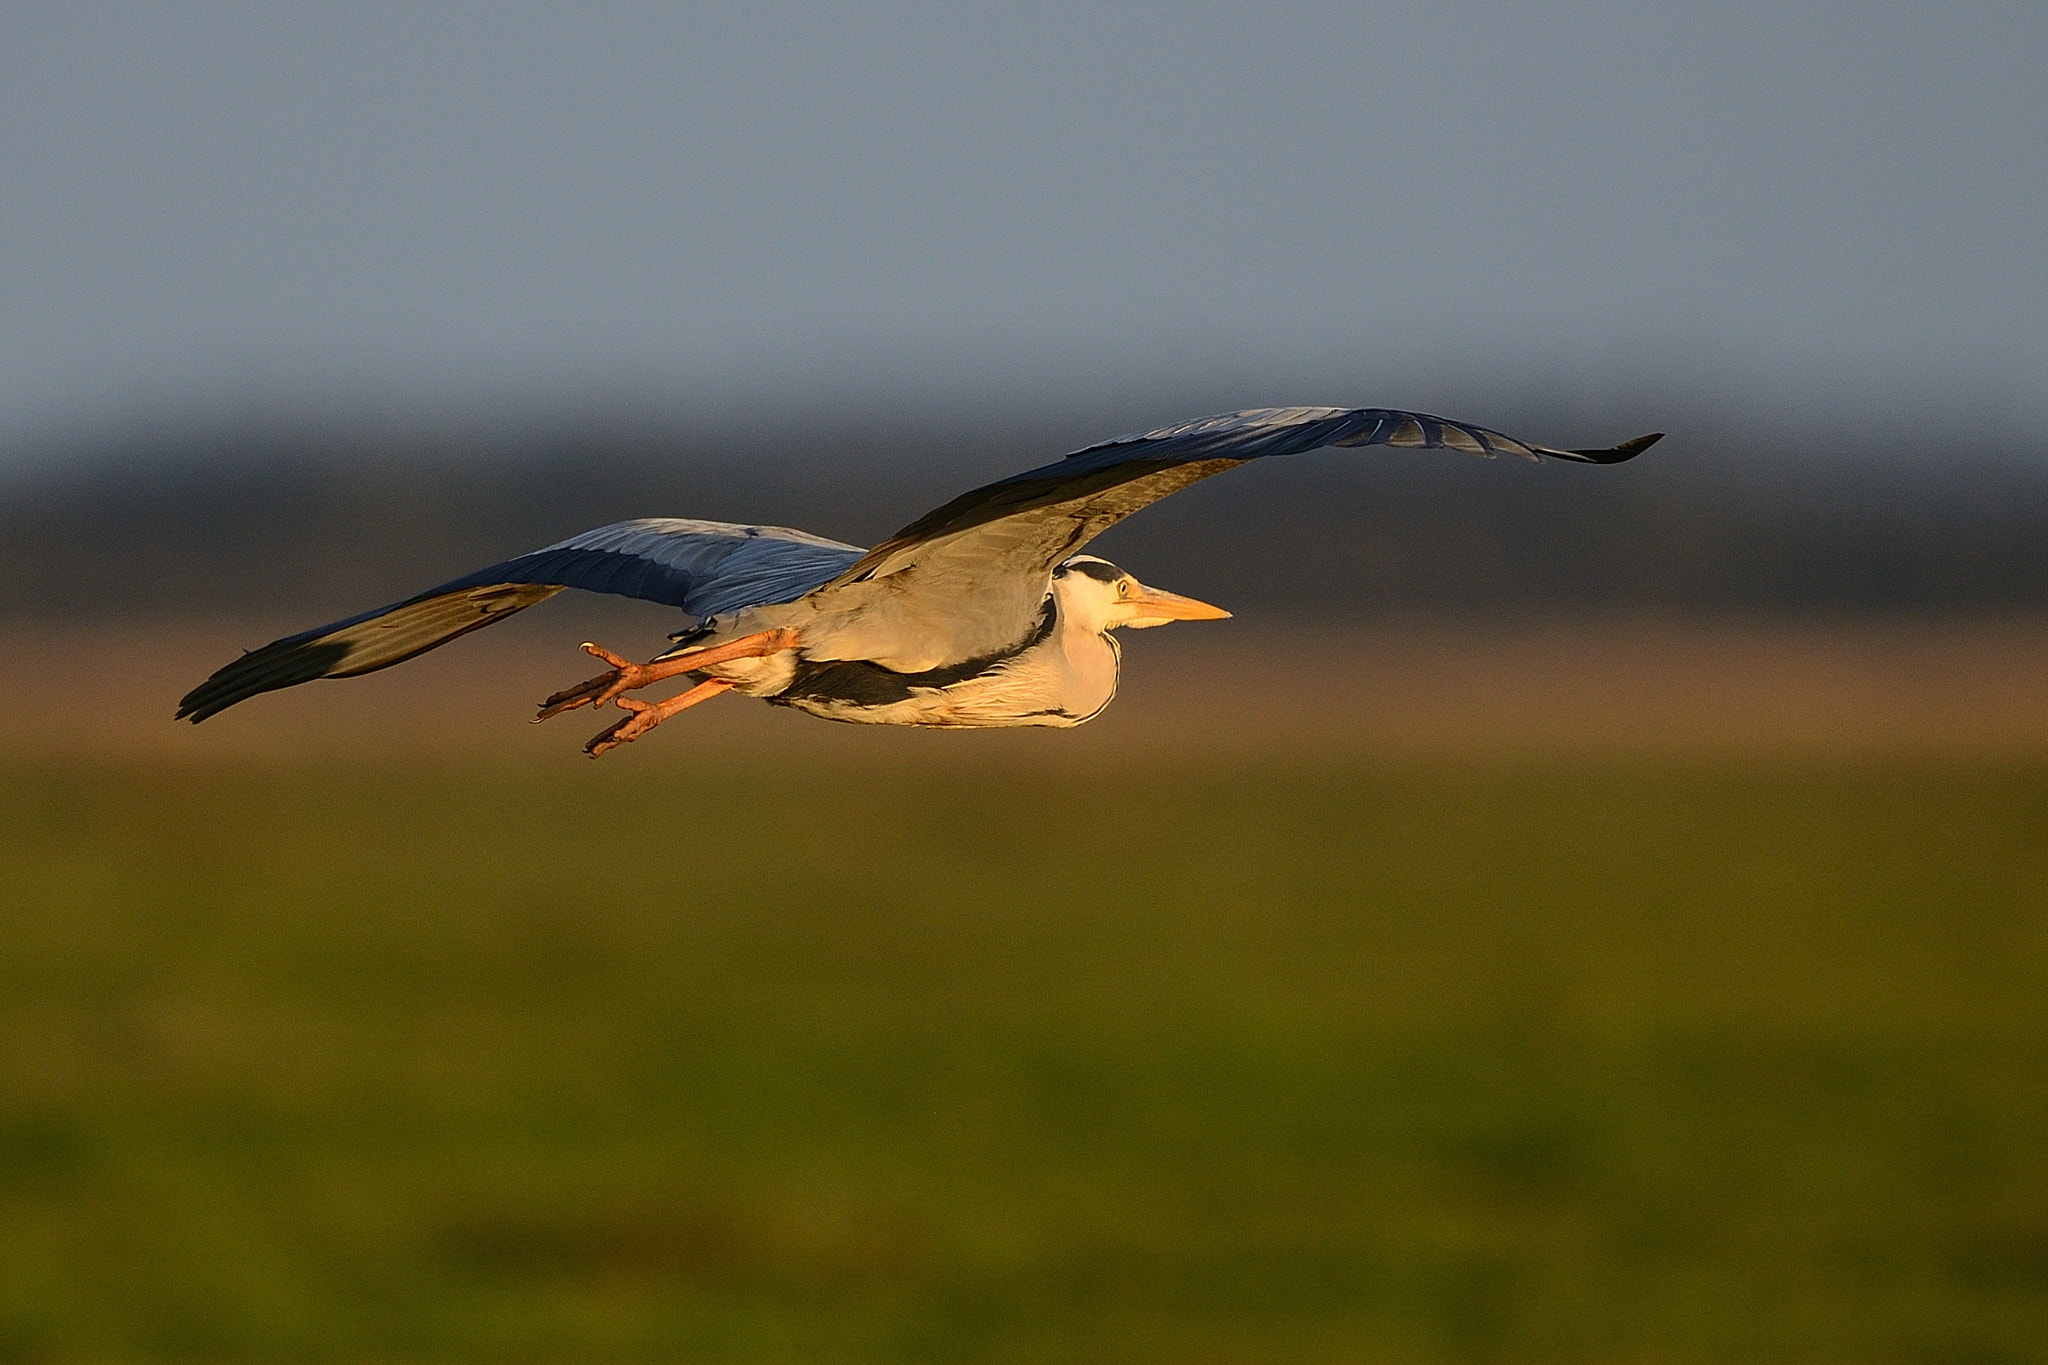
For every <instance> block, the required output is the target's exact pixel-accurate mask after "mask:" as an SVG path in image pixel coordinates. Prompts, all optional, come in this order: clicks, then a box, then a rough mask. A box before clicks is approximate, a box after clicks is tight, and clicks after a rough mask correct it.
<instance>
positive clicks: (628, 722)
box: [583, 678, 732, 758]
mask: <svg viewBox="0 0 2048 1365" xmlns="http://www.w3.org/2000/svg"><path fill="white" fill-rule="evenodd" d="M731 689H732V684H731V683H729V682H720V681H719V680H718V679H716V678H712V679H709V680H707V681H705V682H700V683H698V684H697V685H696V686H695V687H693V688H691V689H690V690H689V691H687V692H684V693H681V694H680V695H677V696H673V697H670V698H669V699H668V700H667V701H662V702H644V701H640V700H638V699H636V698H633V697H620V698H618V703H619V706H620V707H621V708H622V709H623V710H625V711H627V712H628V713H629V714H628V715H627V716H626V718H625V719H624V720H622V721H620V722H618V723H617V724H616V725H613V726H611V727H610V728H609V729H607V730H605V731H604V732H603V733H602V734H599V735H595V736H592V738H591V741H590V743H588V744H586V745H584V746H583V752H584V753H586V754H589V755H590V756H591V757H592V758H596V757H597V756H598V755H599V754H602V753H604V752H605V751H606V750H608V749H616V748H618V747H619V746H620V745H621V744H631V743H632V742H633V741H634V740H636V739H638V738H640V736H642V735H644V734H646V733H647V732H648V731H649V730H652V729H653V728H654V727H655V726H657V725H659V724H661V723H662V722H663V721H665V720H667V719H668V718H669V717H670V716H672V715H674V714H675V713H676V712H678V711H684V710H688V709H689V708H690V707H692V706H695V705H696V704H697V703H698V702H700V701H710V700H711V699H712V698H713V697H715V696H717V695H718V694H719V693H721V692H727V691H730V690H731Z"/></svg>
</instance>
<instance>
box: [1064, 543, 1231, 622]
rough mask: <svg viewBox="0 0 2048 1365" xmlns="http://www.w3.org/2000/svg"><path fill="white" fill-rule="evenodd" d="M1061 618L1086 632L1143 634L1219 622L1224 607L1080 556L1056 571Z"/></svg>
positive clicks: (1102, 560) (1224, 615)
mask: <svg viewBox="0 0 2048 1365" xmlns="http://www.w3.org/2000/svg"><path fill="white" fill-rule="evenodd" d="M1052 591H1053V596H1054V597H1055V598H1057V599H1058V601H1059V609H1060V615H1061V616H1062V617H1063V618H1064V619H1066V620H1069V621H1072V622H1073V623H1074V624H1076V625H1078V626H1080V627H1082V628H1083V629H1086V630H1096V631H1103V630H1116V629H1119V628H1121V627H1126V626H1128V627H1129V628H1130V629H1132V630H1144V629H1147V628H1148V627H1151V626H1163V625H1165V624H1166V623H1167V622H1169V621H1217V620H1221V619H1222V618H1223V617H1226V616H1228V615H1230V613H1229V612H1227V611H1225V610H1223V608H1221V607H1212V606H1210V605H1209V604H1208V603H1207V602H1197V601H1196V600H1195V599H1194V598H1192V597H1182V596H1181V595H1180V594H1179V593H1173V592H1164V591H1161V590H1160V589H1158V588H1148V587H1146V586H1145V585H1144V584H1143V583H1140V582H1139V581H1138V580H1137V579H1135V578H1133V577H1131V576H1130V575H1129V574H1127V573H1125V572H1124V571H1123V570H1122V569H1119V568H1118V567H1117V566H1116V565H1114V564H1112V563H1110V562H1109V561H1108V560H1106V559H1097V558H1096V557H1095V556H1094V555H1075V556H1074V557H1073V558H1072V559H1070V560H1068V561H1067V562H1066V563H1064V564H1062V565H1060V566H1059V567H1058V568H1057V569H1054V570H1053V571H1052Z"/></svg>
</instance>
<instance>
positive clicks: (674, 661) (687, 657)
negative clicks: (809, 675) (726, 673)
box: [533, 630, 796, 725]
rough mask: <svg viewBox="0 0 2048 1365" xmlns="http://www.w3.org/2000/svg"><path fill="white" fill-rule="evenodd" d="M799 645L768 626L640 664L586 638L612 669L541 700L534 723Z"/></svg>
mask: <svg viewBox="0 0 2048 1365" xmlns="http://www.w3.org/2000/svg"><path fill="white" fill-rule="evenodd" d="M795 645H796V632H795V631H793V630H764V631H760V632H758V633H756V634H753V635H742V636H741V637H740V638H739V639H737V640H728V641H726V642H725V643H724V644H722V645H712V646H710V647H709V648H707V649H698V650H692V651H690V652H689V653H688V654H678V655H676V656H675V657H674V658H671V659H660V660H657V661H656V662H654V663H651V664H636V663H634V662H633V661H632V660H631V659H624V658H621V657H620V656H618V655H616V654H614V653H612V652H611V651H610V650H608V649H606V648H605V647H604V646H602V645H594V644H591V643H589V642H588V641H585V642H584V645H583V652H584V653H586V654H590V655H594V656H596V657H597V658H600V659H602V660H604V661H605V662H606V663H608V664H610V665H611V666H612V667H611V671H610V672H609V673H600V674H598V675H597V676H596V677H595V678H590V679H587V680H585V681H583V682H580V683H577V684H576V685H575V686H574V687H569V688H564V689H563V690H562V691H560V692H557V693H555V694H554V695H553V696H551V697H549V698H548V699H547V700H546V701H544V702H542V703H541V704H540V714H539V715H537V716H535V717H534V718H533V719H534V723H535V724H536V725H537V724H539V723H540V722H541V721H544V720H547V719H549V718H550V717H552V716H559V715H561V714H562V713H563V712H564V711H573V710H575V709H576V708H577V707H579V706H589V707H599V706H603V705H604V704H605V703H606V702H608V701H613V700H615V699H617V698H618V696H619V695H620V694H621V693H624V692H632V691H637V690H638V689H640V688H642V687H649V686H652V685H653V684H655V683H658V682H660V681H662V680H663V679H664V678H673V677H676V676H678V675H679V674H683V673H694V672H695V671H696V670H698V669H700V668H709V667H711V666H712V665H713V664H722V663H725V662H727V661H728V660H731V659H758V658H760V657H762V656H763V655H767V654H776V653H779V652H781V651H782V650H785V649H791V648H794V647H795Z"/></svg>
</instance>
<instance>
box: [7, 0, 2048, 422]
mask: <svg viewBox="0 0 2048 1365" xmlns="http://www.w3.org/2000/svg"><path fill="white" fill-rule="evenodd" d="M2044 72H2048V5H2043V4H2042V3H2040V0H2024V2H2023V3H1980V4H1970V3H1948V4H1939V5H1937V4H1882V3H1871V0H1826V2H1825V3H1809V4H1798V3H1792V4H1787V3H1782V0H1780V2H1779V3H1771V4H1741V3H1724V4H1623V3H1611V2H1603V0H1560V2H1559V3H1549V4H1541V5H1534V4H1484V5H1480V4H1457V3H1444V0H1425V2H1421V3H1394V4H1356V3H1348V4H1332V3H1307V4H1285V3H1274V2H1273V0H1261V2H1260V3H1256V4H1171V5H1153V4H1137V3H1120V4H1111V5H1104V4H1100V3H1087V4H1060V3H1048V2H1046V0H1039V2H1037V3H1032V4H1028V5H980V4H943V5H942V4H918V3H901V2H889V3H847V4H835V5H792V4H776V3H760V2H759V0H756V2H755V3H748V4H733V5H723V6H692V5H681V4H673V3H671V4H650V5H629V4H614V5H567V4H561V5H538V4H512V3H490V4H483V3H445V4H429V5H423V4H416V3H402V4H368V3H365V4H350V5H315V4H307V5H274V4H261V5H257V4H230V3H223V2H222V0H206V2H205V3H196V4H172V3H164V4H133V3H128V4H119V5H97V4H87V3H80V0H65V2H64V3H61V4H57V3H48V4H31V3H26V2H25V0H24V2H23V3H16V4H13V5H10V6H9V7H8V18H7V22H6V24H5V31H4V34H0V440H5V441H7V442H9V443H12V444H15V445H16V446H17V448H18V447H19V444H20V442H21V441H23V440H24V439H29V438H32V437H35V436H36V435H37V434H38V433H54V432H60V431H63V430H66V429H68V428H74V427H77V426H80V425H89V424H91V423H94V422H104V421H106V420H109V419H110V418H118V417H121V416H123V415H126V416H128V417H133V416H134V415H136V414H144V415H147V414H151V413H164V414H170V415H179V414H184V415H191V414H195V413H201V414H203V413H204V412H205V411H207V410H208V408H209V406H210V405H214V404H222V403H225V404H235V403H247V402H284V403H292V402H298V401H305V402H307V403H310V404H312V405H314V406H316V407H318V406H320V405H323V404H324V405H328V406H336V405H339V406H341V407H347V406H349V405H368V406H371V407H383V408H392V409H399V410H403V409H406V408H408V407H412V406H419V407H428V408H433V407H446V406H448V405H451V404H452V405H457V406H473V405H479V404H481V405H490V404H493V403H505V402H511V403H515V404H525V405H530V406H538V407H545V406H547V405H549V404H557V403H560V404H576V403H587V402H592V401H596V402H604V401H611V400H612V399H615V398H627V399H646V398H649V397H651V396H661V397H663V398H664V399H666V400H668V401H675V402H679V403H683V404H688V403H690V402H694V401H700V400H701V401H705V402H719V403H725V404H731V403H734V402H739V403H745V402H749V401H754V400H759V399H764V398H774V399H776V400H777V401H782V402H792V403H796V404H799V405H808V404H811V403H820V402H840V401H847V400H861V401H873V400H874V399H875V398H876V396H877V395H880V396H881V397H882V398H884V399H885V400H886V399H888V398H891V397H896V398H901V399H904V400H907V401H909V402H912V403H930V404H941V405H953V404H958V403H975V402H984V401H995V402H1007V403H1019V402H1024V403H1030V402H1048V401H1068V400H1073V401H1082V400H1085V401H1088V402H1090V403H1093V404H1096V405H1099V404H1100V402H1101V400H1102V399H1103V398H1104V397H1105V396H1112V395H1116V394H1120V393H1126V392H1128V393H1132V394H1145V393H1152V392H1165V391H1172V392H1174V393H1176V394H1185V393H1188V392H1191V391H1196V390H1200V389H1202V387H1203V386H1204V385H1211V386H1212V387H1213V388H1214V390H1215V391H1216V393H1217V395H1218V401H1219V404H1221V403H1226V402H1227V403H1229V404H1233V405H1234V404H1236V403H1238V402H1246V401H1259V400H1260V399H1264V400H1266V401H1272V402H1297V401H1303V402H1339V403H1343V402H1360V403H1371V402H1394V403H1399V402H1404V401H1405V402H1414V401H1419V400H1422V399H1428V400H1431V401H1443V399H1444V398H1445V397H1446V396H1447V395H1449V394H1452V393H1454V392H1455V391H1456V388H1457V387H1458V385H1460V384H1464V383H1467V382H1469V383H1471V384H1472V385H1474V386H1475V387H1485V386H1486V385H1488V384H1493V385H1496V386H1498V388H1499V391H1500V392H1512V393H1515V394H1517V395H1520V396H1522V397H1524V398H1527V397H1530V396H1532V395H1534V394H1535V393H1537V392H1538V391H1540V390H1543V389H1545V388H1546V387H1549V386H1556V387H1559V388H1576V389H1582V390H1585V391H1586V392H1587V395H1588V399H1589V401H1597V402H1599V403H1600V404H1602V405H1603V406H1606V407H1613V406H1624V407H1625V406H1627V403H1626V398H1627V395H1626V393H1625V392H1622V391H1623V390H1625V389H1626V388H1627V386H1629V385H1630V384H1632V383H1634V382H1637V381H1639V380H1642V379H1645V378H1649V379H1654V380H1656V381H1657V382H1658V383H1660V384H1662V385H1664V386H1665V390H1664V391H1665V392H1669V390H1670V388H1672V387H1673V386H1675V387H1676V388H1677V389H1679V390H1681V391H1682V390H1685V389H1686V388H1687V387H1688V386H1689V385H1691V384H1692V383H1693V382H1694V380H1695V378H1696V379H1697V383H1698V385H1699V393H1698V395H1696V396H1698V397H1701V398H1702V399H1703V400H1704V399H1711V400H1713V401H1729V400H1733V401H1741V400H1742V398H1743V397H1744V396H1745V395H1746V394H1748V393H1751V392H1754V393H1755V394H1756V395H1757V396H1759V398H1761V399H1763V400H1767V401H1769V402H1773V403H1779V404H1784V403H1798V402H1804V403H1810V404H1812V405H1813V406H1814V407H1815V408H1816V409H1818V410H1821V411H1827V410H1830V409H1832V408H1835V407H1837V406H1842V405H1846V404H1850V403H1860V402H1864V401H1868V400H1871V399H1877V400H1879V401H1883V402H1887V403H1894V404H1917V403H1921V402H1931V403H1933V404H1935V405H1936V414H1937V415H1936V416H1935V417H1934V418H1933V420H1940V418H1939V416H1938V414H1939V413H1940V412H1941V411H1942V410H1943V409H1942V408H1941V405H1944V404H1947V405H1952V406H1953V405H1970V406H1973V407H1975V408H1977V409H1980V410H1983V409H1989V410H1992V412H1993V415H1994V416H1996V417H1998V418H2000V419H2018V420H2020V421H2023V422H2026V423H2029V424H2031V423H2035V422H2040V421H2048V306H2044V305H2048V250H2044V248H2043V241H2044V227H2048V77H2044V75H2043V73H2044ZM1447 376H1448V378H1447ZM1462 411H1463V413H1464V415H1467V416H1473V417H1477V418H1479V419H1482V420H1483V419H1485V418H1486V417H1488V416H1489V412H1490V410H1489V409H1487V408H1486V407H1484V406H1482V407H1481V409H1480V410H1478V411H1476V412H1475V411H1473V410H1472V408H1471V407H1470V405H1467V406H1466V407H1465V408H1464V409H1462ZM1167 415H1171V414H1167ZM1605 434H1613V433H1605Z"/></svg>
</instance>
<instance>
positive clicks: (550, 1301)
mask: <svg viewBox="0 0 2048 1365" xmlns="http://www.w3.org/2000/svg"><path fill="white" fill-rule="evenodd" d="M988 752H993V751H991V750H985V749H977V748H976V747H975V745H974V744H973V743H972V741H968V742H966V743H964V744H963V745H962V747H960V748H959V749H958V750H956V751H954V753H953V756H952V757H950V758H948V759H946V760H945V761H944V762H943V763H940V764H939V765H937V766H936V767H919V766H916V765H914V764H912V763H910V762H907V761H906V762H902V763H900V764H898V765H897V766H894V767H891V768H888V769H886V770H883V771H876V772H866V773H861V772H856V771H853V770H852V769H851V768H850V767H848V766H846V765H845V764H843V763H842V764H840V765H839V766H836V767H835V766H829V765H828V766H823V767H819V768H817V769H815V770H809V771H803V770H799V771H785V772H784V773H782V774H780V775H772V776H749V775H747V774H745V773H744V772H741V771H738V770H737V765H736V763H735V762H734V761H733V760H732V759H731V758H730V757H729V756H728V757H726V758H721V759H720V760H719V761H718V762H717V763H716V764H714V765H712V771H710V772H708V773H707V772H703V771H696V770H692V769H690V768H689V767H688V766H687V754H686V752H669V753H653V752H650V753H649V754H647V755H641V754H638V753H637V752H636V753H632V754H628V755H625V756H623V758H624V760H627V761H614V760H609V759H608V760H607V761H606V762H605V763H604V764H587V763H582V762H580V761H574V760H567V759H565V760H562V761H560V762H558V763H555V764H550V765H545V766H538V765H508V766H502V767H491V766H481V765H476V766H468V767H462V766H451V765H442V766H438V767H435V766H425V765H422V766H416V767H410V768H408V767H403V766H395V765H394V766H374V765H363V766H356V767H348V768H342V769H315V768H313V767H311V766H308V767H304V768H288V767H283V766H263V765H259V764H253V763H252V764H246V765H240V766H235V765H227V764H223V765H221V766H218V767H211V768H209V767H200V766H193V765H189V764H187V765H177V764H164V765H160V766H155V767H146V768H124V767H117V766H87V767H78V768H70V769H58V768H48V767H44V768H37V767H22V766H20V765H17V766H15V767H13V768H11V769H7V770H5V771H4V777H0V907H4V941H0V1359H15V1360H53V1361H80V1362H83V1361H120V1360H130V1359H160V1360H168V1359H177V1360H194V1361H201V1360H220V1361H258V1360H261V1361H276V1360H287V1361H289V1360H381V1361H442V1360H473V1361H486V1360H488V1361H551V1360H560V1361H572V1360H573V1361H605V1360H641V1359H663V1360H720V1361H868V1360H874V1361H895V1360H902V1361H911V1360H915V1361H927V1360H943V1361H1037V1360H1057V1361H1115V1362H1139V1361H1149V1360H1159V1361H1204V1360H1216V1361H1254V1360H1271V1361H1287V1362H1315V1361H1379V1360H1386V1361H1440V1360H1441V1361H1463V1360H1474V1361H1659V1362H1671V1361H1724V1360H1725V1361H1742V1360H1764V1361H1788V1362H1789V1361H1800V1362H1826V1361H1894V1360H1896V1361H1920V1360H1925V1361H1984V1362H1993V1361H2007V1360H2010V1361H2021V1360H2036V1359H2040V1358H2042V1355H2043V1354H2044V1352H2048V768H2044V767H2041V766H2039V765H2032V766H2029V765H2025V764H2014V765H2007V766H2000V765H1995V764H1974V765H1973V764H1969V763H1962V762H1958V763H1952V764H1941V763H1934V762H1925V763H1909V762H1904V761H1901V762H1898V763H1891V764H1887V763H1883V762H1867V763H1858V764H1852V763H1846V762H1845V763H1839V764H1833V765H1828V764H1821V763H1813V762H1806V763H1795V762H1791V761H1787V762H1783V763H1778V764H1771V763H1765V762H1761V761H1759V762H1757V763H1754V764H1747V765H1745V764H1738V763H1732V762H1731V763H1721V764H1718V765H1717V764H1710V763H1696V764H1693V765H1691V766H1684V765H1679V766H1669V765H1666V766H1660V765H1658V764H1656V763H1653V762H1650V761H1648V760H1644V761H1642V762H1639V763H1635V764H1633V765H1630V764H1608V765H1606V766H1598V765H1592V764H1587V765H1581V766H1575V765H1573V764H1570V763H1563V762H1550V763H1534V762H1532V763H1527V764H1519V765H1517V764H1511V763H1499V764H1488V763H1483V762H1467V763H1465V764H1463V765H1462V766H1458V767H1455V768H1453V769H1449V770H1435V769H1432V768H1430V767H1428V766H1426V765H1423V764H1421V763H1419V762H1418V763H1410V764H1407V765H1400V764H1395V765H1391V766H1390V765H1385V764H1365V763H1359V762H1350V763H1344V764H1338V763H1335V762H1333V763H1331V764H1329V765H1327V766H1322V767H1318V766H1315V765H1314V764H1311V763H1305V762H1303V761H1301V760H1298V759H1290V760H1280V759H1275V760H1274V761H1273V762H1272V763H1271V764H1265V765H1262V764H1258V763H1255V762H1251V761H1249V760H1246V761H1243V762H1241V763H1236V764H1235V765H1232V764H1223V763H1218V764H1216V765H1213V766H1209V767H1199V766H1197V767H1189V768H1185V769H1182V770H1179V771H1174V772H1160V771H1157V770H1156V769H1153V768H1151V767H1148V766H1147V765H1146V764H1145V763H1143V762H1142V761H1139V760H1138V759H1135V758H1132V759H1127V760H1124V761H1121V762H1119V763H1112V764H1111V765H1110V766H1109V767H1107V768H1106V769H1103V770H1099V771H1086V770H1083V769H1080V768H1078V767H1074V768H1063V767H1058V766H1045V767H1040V768H1031V769H1024V770H1019V769H1017V768H1016V767H1015V766H1014V763H1013V762H1012V761H1011V760H1004V761H1003V762H1002V763H1001V764H996V763H994V762H991V763H990V764H989V766H979V765H978V763H977V760H976V759H974V757H973V755H974V754H976V753H984V754H985V753H988ZM1003 752H1006V753H1007V752H1010V751H1003Z"/></svg>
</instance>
